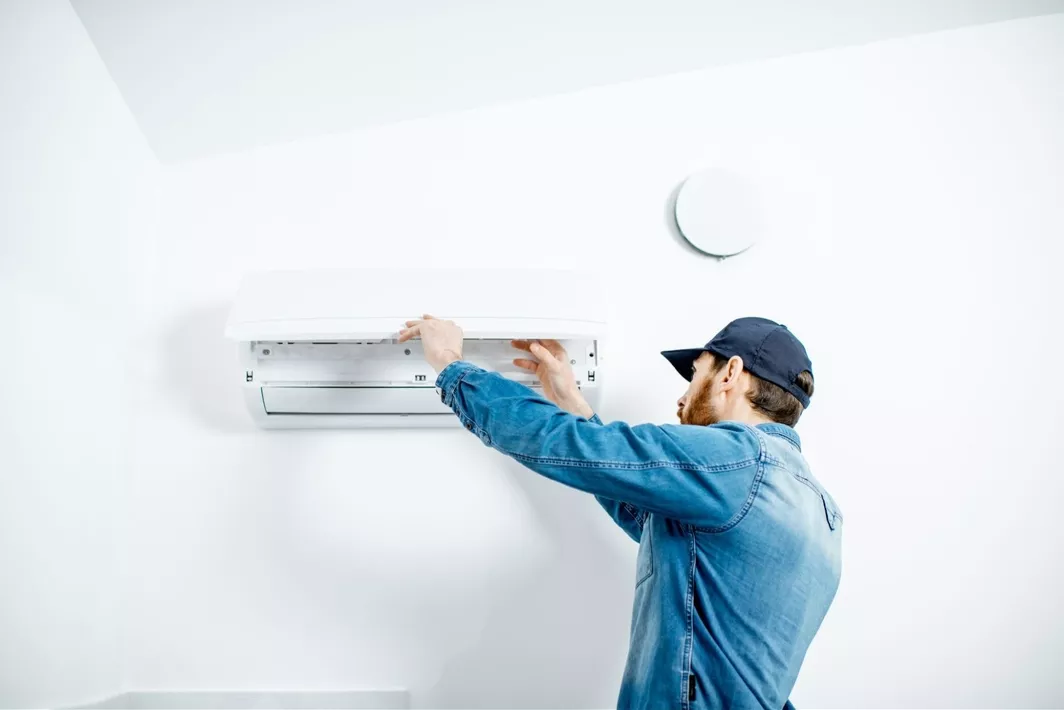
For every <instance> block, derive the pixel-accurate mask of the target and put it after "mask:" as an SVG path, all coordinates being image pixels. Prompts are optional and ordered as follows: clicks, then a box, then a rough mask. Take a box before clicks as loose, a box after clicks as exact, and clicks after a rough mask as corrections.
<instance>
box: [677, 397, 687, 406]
mask: <svg viewBox="0 0 1064 710" xmlns="http://www.w3.org/2000/svg"><path fill="white" fill-rule="evenodd" d="M676 404H677V405H678V406H680V407H684V406H687V395H684V396H683V397H680V398H679V399H678V400H676Z"/></svg>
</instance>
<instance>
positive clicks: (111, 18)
mask: <svg viewBox="0 0 1064 710" xmlns="http://www.w3.org/2000/svg"><path fill="white" fill-rule="evenodd" d="M71 3H72V5H73V6H74V9H75V10H76V11H77V13H78V15H79V16H80V17H81V20H82V22H83V23H84V25H85V27H86V28H87V30H88V32H89V35H90V36H91V37H92V40H93V42H95V44H96V47H97V49H98V50H99V52H100V56H101V57H102V58H103V60H104V62H106V64H107V68H108V69H109V71H110V72H111V76H112V77H113V78H114V80H115V82H116V83H117V85H118V88H119V89H120V90H121V92H122V94H123V96H124V97H125V100H126V103H127V104H128V105H129V108H130V109H131V110H132V112H133V114H134V116H135V117H136V119H137V121H138V122H139V124H140V126H141V129H142V130H143V131H144V135H145V136H146V137H147V139H148V141H149V143H150V144H151V145H152V147H153V148H154V149H155V152H156V154H157V155H158V156H159V158H160V159H161V160H164V161H174V160H182V159H186V158H192V157H196V156H201V155H205V154H209V153H214V152H220V151H229V150H236V149H240V148H246V147H250V146H254V145H260V144H265V143H273V142H278V141H286V140H292V139H295V138H299V137H303V136H308V135H314V134H320V133H326V132H333V131H340V130H345V129H349V128H352V127H357V126H366V125H372V124H379V123H385V122H392V121H396V120H401V119H406V118H413V117H417V116H424V115H428V114H432V113H438V112H442V111H453V110H458V109H466V108H472V107H475V106H482V105H486V104H491V103H497V102H501V101H509V100H514V99H521V98H529V97H534V96H543V95H547V94H554V93H560V92H565V91H572V90H576V89H581V88H585V87H589V86H595V85H602V84H608V83H614V82H618V81H625V80H629V79H636V78H642V77H648V76H654V75H658V74H666V73H673V72H677V71H685V70H690V69H697V68H701V67H708V66H713V65H720V64H726V63H734V62H741V61H748V60H752V59H759V58H765V57H772V56H779V55H783V54H790V53H794V52H801V51H809V50H815V49H825V48H828V47H836V46H840V45H848V44H857V43H862V42H868V41H872V40H877V39H884V38H888V37H898V36H903V35H909V34H915V33H921V32H929V31H935V30H942V29H949V28H955V27H961V26H965V25H972V24H979V23H985V22H994V21H999V20H1006V19H1013V18H1017V17H1025V16H1029V15H1036V14H1046V13H1052V12H1062V11H1064V0H804V1H803V2H798V1H796V0H653V2H651V1H650V0H644V1H643V2H635V1H634V0H526V1H525V2H520V3H517V2H510V1H507V0H377V1H376V2H367V1H366V0H348V1H346V2H341V1H340V0H287V1H281V0H169V1H167V0H71Z"/></svg>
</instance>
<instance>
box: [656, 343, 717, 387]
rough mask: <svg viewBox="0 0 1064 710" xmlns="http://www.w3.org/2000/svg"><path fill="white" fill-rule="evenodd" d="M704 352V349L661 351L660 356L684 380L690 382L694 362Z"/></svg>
mask: <svg viewBox="0 0 1064 710" xmlns="http://www.w3.org/2000/svg"><path fill="white" fill-rule="evenodd" d="M704 352H706V351H705V349H704V348H688V349H687V350H662V351H661V354H662V355H663V356H664V357H665V359H666V360H668V361H669V362H671V363H672V366H673V367H675V368H676V371H677V372H679V373H680V375H681V376H682V377H683V378H684V379H685V380H687V381H688V382H690V381H691V378H692V377H693V376H694V369H693V368H694V364H695V360H697V359H698V358H699V357H700V356H701V355H702V353H704Z"/></svg>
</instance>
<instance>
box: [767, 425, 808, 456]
mask: <svg viewBox="0 0 1064 710" xmlns="http://www.w3.org/2000/svg"><path fill="white" fill-rule="evenodd" d="M757 428H758V429H760V430H761V431H763V432H765V433H766V434H770V435H772V436H779V437H783V438H784V439H786V440H787V441H789V442H791V443H792V444H794V446H795V447H796V448H797V449H798V450H799V451H801V450H802V439H801V437H799V436H798V432H796V431H795V430H794V429H791V428H790V427H789V426H787V425H786V424H776V423H769V424H758V425H757Z"/></svg>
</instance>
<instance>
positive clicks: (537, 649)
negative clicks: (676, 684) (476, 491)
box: [414, 454, 635, 708]
mask: <svg viewBox="0 0 1064 710" xmlns="http://www.w3.org/2000/svg"><path fill="white" fill-rule="evenodd" d="M497 455H498V456H499V457H500V467H501V468H504V469H505V470H506V472H507V473H508V475H510V476H511V477H512V480H513V481H514V482H515V483H516V484H517V485H518V486H519V487H520V489H521V490H522V491H523V492H524V494H525V496H526V497H527V499H528V501H529V502H530V503H531V507H532V508H533V510H534V511H535V512H536V514H537V517H538V519H539V522H540V526H539V527H541V528H542V531H543V533H544V534H545V535H547V536H548V537H549V539H550V540H551V541H552V543H553V545H552V546H553V548H554V549H555V550H556V551H557V552H556V557H555V558H554V560H553V562H552V564H550V565H549V566H547V567H546V568H544V570H543V574H541V575H540V576H538V577H535V578H532V579H531V581H530V582H527V583H523V584H521V586H519V587H513V588H509V589H505V590H503V592H502V593H501V594H500V595H499V596H498V597H497V598H496V599H495V601H494V603H493V604H492V606H491V608H490V610H489V611H488V614H487V616H486V621H485V623H484V626H483V628H482V629H481V630H480V633H479V635H478V641H477V642H476V644H475V645H474V646H472V647H471V648H466V649H464V650H463V651H461V652H460V653H458V654H457V655H456V656H455V657H454V658H452V659H451V660H450V661H449V662H447V664H446V665H445V666H444V669H443V672H442V674H441V677H440V679H439V681H438V682H437V683H436V685H435V686H434V687H433V688H432V689H431V690H430V691H428V692H427V693H426V694H425V695H424V696H422V697H418V696H419V695H421V694H420V693H417V694H415V696H414V701H415V707H439V708H459V707H461V708H501V707H506V708H571V707H612V706H613V704H614V703H615V702H616V692H617V690H618V689H619V687H620V681H621V672H622V670H623V659H624V657H625V653H626V651H627V648H628V631H629V624H630V618H631V601H632V591H631V590H632V587H633V583H634V574H635V572H634V569H633V567H632V561H631V560H630V559H628V558H626V557H625V556H624V555H623V554H621V553H620V551H619V550H620V549H621V545H618V544H614V542H615V541H610V540H607V539H606V537H605V536H604V534H603V531H606V534H609V532H610V529H609V528H608V527H605V526H600V525H596V524H593V523H592V516H595V515H602V516H606V513H605V512H604V511H603V510H602V509H601V508H600V507H599V505H598V503H597V502H595V501H594V499H593V498H592V497H591V496H590V495H588V494H586V493H582V492H580V491H576V490H573V489H570V488H567V487H565V486H562V485H561V484H559V483H556V482H554V481H551V480H548V479H546V478H542V477H540V476H539V475H538V474H535V473H533V472H531V471H529V470H527V469H524V468H523V467H522V466H520V465H519V464H517V463H516V462H514V461H512V460H509V459H506V460H503V459H502V454H497ZM607 521H608V519H607ZM611 524H612V523H611ZM613 532H614V534H615V535H617V536H620V537H622V538H624V540H625V542H624V543H621V544H622V545H623V544H632V545H633V549H634V543H631V542H628V541H627V537H626V536H625V535H624V533H623V532H622V531H621V530H620V529H619V528H617V529H616V530H614V531H613Z"/></svg>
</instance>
